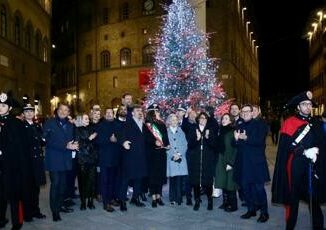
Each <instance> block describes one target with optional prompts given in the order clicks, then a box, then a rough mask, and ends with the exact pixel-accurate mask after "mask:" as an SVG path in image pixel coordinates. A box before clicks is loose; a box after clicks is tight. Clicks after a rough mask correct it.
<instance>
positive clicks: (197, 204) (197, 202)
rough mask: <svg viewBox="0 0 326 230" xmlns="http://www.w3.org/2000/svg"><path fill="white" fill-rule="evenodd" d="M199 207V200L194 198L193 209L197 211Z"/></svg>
mask: <svg viewBox="0 0 326 230" xmlns="http://www.w3.org/2000/svg"><path fill="white" fill-rule="evenodd" d="M199 207H200V200H196V202H195V205H194V211H198V209H199Z"/></svg>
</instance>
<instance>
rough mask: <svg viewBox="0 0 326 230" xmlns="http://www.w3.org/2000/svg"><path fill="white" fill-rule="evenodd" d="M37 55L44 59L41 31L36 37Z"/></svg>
mask: <svg viewBox="0 0 326 230" xmlns="http://www.w3.org/2000/svg"><path fill="white" fill-rule="evenodd" d="M35 54H36V56H37V57H39V58H41V57H42V56H41V55H42V35H41V33H40V32H39V31H37V32H36V35H35Z"/></svg>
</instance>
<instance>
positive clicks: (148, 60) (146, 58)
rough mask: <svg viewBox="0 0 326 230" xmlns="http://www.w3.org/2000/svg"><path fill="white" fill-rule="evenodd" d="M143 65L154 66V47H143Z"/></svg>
mask: <svg viewBox="0 0 326 230" xmlns="http://www.w3.org/2000/svg"><path fill="white" fill-rule="evenodd" d="M142 53H143V64H144V65H152V64H153V63H154V54H155V52H154V47H153V46H151V45H146V46H144V47H143V52H142Z"/></svg>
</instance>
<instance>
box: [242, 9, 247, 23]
mask: <svg viewBox="0 0 326 230" xmlns="http://www.w3.org/2000/svg"><path fill="white" fill-rule="evenodd" d="M245 10H247V7H243V8H242V10H241V18H242V21H243V22H244V12H245Z"/></svg>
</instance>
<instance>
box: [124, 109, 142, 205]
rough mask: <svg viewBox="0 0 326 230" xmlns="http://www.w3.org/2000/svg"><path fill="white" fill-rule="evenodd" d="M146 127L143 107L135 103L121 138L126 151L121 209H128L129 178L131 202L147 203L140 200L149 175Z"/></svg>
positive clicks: (136, 203)
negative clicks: (143, 179)
mask: <svg viewBox="0 0 326 230" xmlns="http://www.w3.org/2000/svg"><path fill="white" fill-rule="evenodd" d="M144 129H145V125H144V114H143V111H142V108H141V107H140V106H137V105H135V106H134V107H133V110H132V118H131V119H129V120H128V119H127V121H126V124H125V126H124V130H123V133H122V135H121V139H120V140H119V143H120V144H122V146H123V148H124V152H123V153H122V154H123V158H122V172H121V173H122V175H121V188H120V200H121V206H120V210H121V211H127V206H126V202H125V198H126V194H127V189H128V182H129V180H132V181H133V195H132V198H131V201H130V203H131V204H134V205H136V206H137V207H143V206H145V204H144V203H142V202H140V200H139V195H140V193H141V183H142V178H144V177H145V176H147V164H146V152H145V140H144V133H143V130H144Z"/></svg>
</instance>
